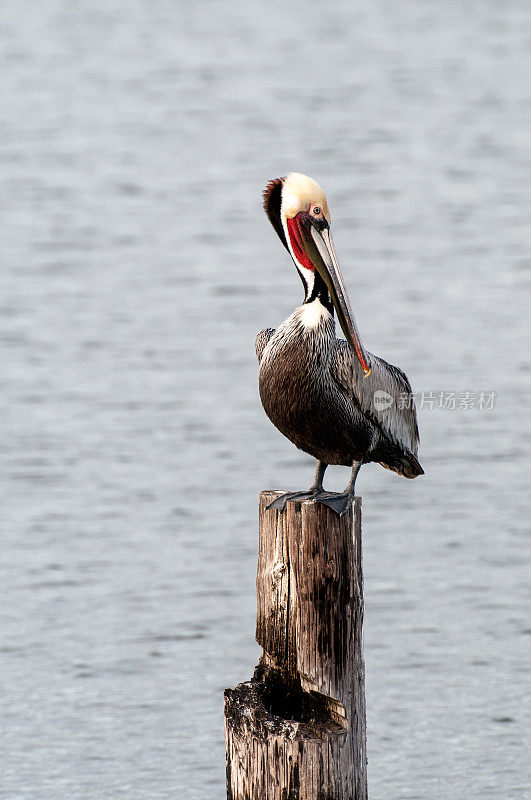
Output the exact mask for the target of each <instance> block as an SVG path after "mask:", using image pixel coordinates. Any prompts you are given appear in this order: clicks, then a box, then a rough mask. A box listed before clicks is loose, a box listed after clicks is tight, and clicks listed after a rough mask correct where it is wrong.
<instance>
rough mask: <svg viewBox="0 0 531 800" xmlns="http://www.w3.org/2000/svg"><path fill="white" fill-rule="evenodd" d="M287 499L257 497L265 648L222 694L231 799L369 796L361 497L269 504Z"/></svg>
mask: <svg viewBox="0 0 531 800" xmlns="http://www.w3.org/2000/svg"><path fill="white" fill-rule="evenodd" d="M278 494H279V492H270V491H269V492H261V494H260V511H259V516H260V539H259V551H258V571H257V578H256V589H257V598H258V613H257V621H256V639H257V641H258V643H259V644H260V645H261V646H262V647H263V649H264V650H263V655H262V657H261V659H260V662H259V664H258V666H257V667H256V669H255V673H254V676H253V678H252V679H251V680H250V681H248V682H246V683H241V684H239V685H238V686H237V687H236V688H235V689H227V690H226V691H225V742H226V763H227V798H228V800H366V798H367V769H366V762H367V758H366V745H365V680H364V674H365V673H364V663H363V656H362V622H363V590H362V568H361V499H360V498H359V497H356V498H355V501H354V505H353V509H352V511H349V512H347V513H346V514H344V515H343V516H342V517H339V516H338V515H337V514H335V513H334V512H333V511H332V510H331V509H329V508H328V507H327V506H324V505H322V504H320V503H315V502H313V501H303V502H299V501H297V502H289V503H288V505H287V510H286V511H285V512H284V513H280V512H278V511H274V510H269V511H268V510H267V509H266V506H267V505H268V503H270V502H271V501H272V500H273V499H274V498H275V497H276V496H277V495H278ZM353 523H354V525H353Z"/></svg>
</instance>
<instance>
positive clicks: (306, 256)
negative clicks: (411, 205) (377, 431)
mask: <svg viewBox="0 0 531 800" xmlns="http://www.w3.org/2000/svg"><path fill="white" fill-rule="evenodd" d="M264 209H265V212H266V214H267V216H268V217H269V220H270V222H271V224H272V225H273V227H274V229H275V230H276V232H277V234H278V236H279V238H280V240H281V242H282V244H283V245H284V247H285V248H286V250H287V251H288V252H289V254H290V255H291V257H292V259H293V262H294V264H295V266H296V267H297V270H298V272H299V275H300V276H301V278H302V282H303V284H304V288H305V292H306V297H305V303H308V302H312V301H313V300H315V299H316V298H317V297H318V296H319V295H318V291H319V284H320V283H321V281H320V279H322V281H323V282H324V284H322V283H321V285H324V286H326V289H327V290H328V292H329V293H330V297H331V299H332V303H333V304H334V307H335V309H336V312H337V318H338V320H339V324H340V325H341V328H342V330H343V333H344V334H345V338H346V340H347V342H348V343H349V344H350V346H351V348H352V350H353V352H354V353H356V355H357V357H358V359H359V362H360V364H361V367H362V369H363V372H364V374H365V375H370V373H371V367H370V364H369V359H368V356H367V353H366V352H365V349H364V347H363V345H362V343H361V339H360V335H359V333H358V329H357V328H356V323H355V321H354V315H353V313H352V309H351V307H350V301H349V299H348V294H347V290H346V288H345V284H344V281H343V276H342V275H341V270H340V269H339V264H338V261H337V256H336V252H335V249H334V245H333V242H332V237H331V235H330V211H329V210H328V203H327V201H326V195H325V193H324V192H323V190H322V189H321V187H320V186H319V184H318V183H316V181H314V180H313V178H309V177H308V176H307V175H302V174H301V173H300V172H290V173H289V175H287V176H286V177H285V178H276V179H275V180H272V181H269V183H268V185H267V187H266V189H265V191H264ZM317 276H318V277H317Z"/></svg>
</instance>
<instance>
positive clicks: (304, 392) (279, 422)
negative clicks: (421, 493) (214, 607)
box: [256, 172, 423, 514]
mask: <svg viewBox="0 0 531 800" xmlns="http://www.w3.org/2000/svg"><path fill="white" fill-rule="evenodd" d="M264 209H265V212H266V214H267V216H268V217H269V220H270V222H271V224H272V225H273V227H274V229H275V231H276V232H277V234H278V236H279V238H280V241H281V242H282V244H283V245H284V247H285V248H286V250H287V251H288V253H289V254H290V256H291V258H292V259H293V261H294V263H295V266H296V267H297V271H298V273H299V275H300V277H301V278H302V282H303V285H304V292H305V296H304V302H303V303H302V305H301V306H299V307H298V308H296V309H295V311H294V312H293V314H291V315H290V316H289V317H288V318H287V319H285V320H284V322H282V324H281V325H280V326H279V327H278V328H277V329H276V330H273V329H271V328H268V329H266V330H263V331H260V333H259V334H258V336H257V337H256V355H257V357H258V361H259V364H260V371H259V386H260V399H261V400H262V405H263V406H264V409H265V412H266V414H267V415H268V417H269V419H270V420H271V422H273V424H274V425H276V427H277V428H278V429H279V431H280V432H281V433H283V434H284V436H286V437H287V438H288V439H290V441H292V442H293V444H295V445H296V446H297V447H298V448H299V449H300V450H304V451H305V452H306V453H309V454H310V455H312V456H313V457H314V458H316V459H317V471H316V473H315V479H314V482H313V484H312V486H311V487H310V489H309V490H308V491H306V492H288V493H287V494H283V495H281V496H280V497H278V498H276V499H275V500H274V501H273V503H271V507H273V508H277V509H280V510H283V509H284V508H285V507H286V502H287V501H288V500H295V499H304V498H313V499H315V500H318V501H319V502H322V503H325V504H326V505H328V506H330V507H331V508H332V509H334V510H335V511H336V512H337V513H338V514H342V513H344V512H345V511H346V510H347V509H348V508H349V506H350V504H351V502H352V499H353V497H354V488H355V482H356V476H357V474H358V471H359V469H360V467H361V465H362V464H366V463H368V462H370V461H376V462H379V463H380V464H381V465H382V466H383V467H386V468H387V469H390V470H392V471H393V472H397V473H398V474H399V475H403V476H404V477H405V478H415V477H417V475H422V474H423V469H422V467H421V466H420V464H419V462H418V461H417V449H418V443H419V434H418V427H417V415H416V411H415V406H414V403H413V401H412V397H411V386H410V384H409V381H408V379H407V377H406V376H405V375H404V373H403V372H402V370H400V369H398V367H393V366H392V365H391V364H388V363H387V362H386V361H384V360H383V359H381V358H378V357H377V356H373V355H371V354H370V353H368V352H367V351H366V350H365V348H364V347H363V345H362V343H361V339H360V335H359V333H358V329H357V327H356V323H355V321H354V316H353V314H352V310H351V307H350V302H349V298H348V295H347V291H346V288H345V284H344V282H343V277H342V275H341V272H340V269H339V264H338V261H337V257H336V253H335V249H334V246H333V243H332V238H331V235H330V212H329V210H328V204H327V202H326V197H325V194H324V192H323V190H322V189H321V187H320V186H319V185H318V184H317V183H316V182H315V181H314V180H312V178H309V177H307V176H306V175H301V174H300V173H298V172H291V173H290V174H289V175H287V177H285V178H277V179H276V180H272V181H270V182H269V184H268V185H267V187H266V189H265V191H264ZM334 308H335V310H336V312H337V317H338V321H339V324H340V325H341V328H342V330H343V333H344V335H345V338H346V341H344V340H342V339H336V336H335V322H334ZM328 464H342V465H343V466H349V467H352V473H351V478H350V481H349V483H348V486H347V488H346V489H345V491H344V492H343V493H342V494H337V493H332V492H325V491H324V489H323V477H324V473H325V470H326V468H327V466H328Z"/></svg>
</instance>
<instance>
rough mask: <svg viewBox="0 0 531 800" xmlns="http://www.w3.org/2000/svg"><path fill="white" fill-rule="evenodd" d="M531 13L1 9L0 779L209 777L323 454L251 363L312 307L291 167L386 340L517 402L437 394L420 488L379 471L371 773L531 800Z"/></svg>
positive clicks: (220, 7)
mask: <svg viewBox="0 0 531 800" xmlns="http://www.w3.org/2000/svg"><path fill="white" fill-rule="evenodd" d="M530 25H531V10H530V8H529V4H528V3H527V2H525V1H524V0H520V1H518V0H514V2H513V0H509V2H506V3H502V2H483V3H480V4H479V3H471V2H453V0H450V2H446V3H442V2H438V3H436V2H431V3H428V2H422V0H404V2H402V3H395V2H391V1H390V0H389V2H385V1H384V0H377V1H376V2H373V3H368V2H361V0H356V2H353V0H349V1H347V0H344V1H343V2H337V3H333V4H331V5H330V6H323V5H321V6H320V5H315V4H313V5H312V4H307V3H303V2H300V0H292V2H290V3H289V4H285V3H280V2H278V1H277V2H270V3H268V4H260V3H253V2H251V3H247V4H244V3H243V2H240V3H238V2H235V0H232V2H230V0H229V2H228V3H226V4H220V3H214V2H204V1H203V0H201V1H200V2H196V3H194V4H190V3H184V2H178V0H172V2H170V1H169V0H167V1H166V2H165V1H164V0H154V1H153V2H150V3H148V2H145V1H144V2H141V1H140V0H133V1H132V2H125V0H105V1H104V0H91V2H90V3H88V2H80V1H77V2H76V0H74V1H72V0H69V2H66V0H42V2H40V3H31V2H29V0H17V2H14V0H11V2H8V3H7V4H4V8H3V13H2V22H1V26H0V45H1V56H0V66H1V69H0V89H1V96H2V101H3V109H4V113H3V115H2V117H3V118H2V123H1V127H0V160H1V168H2V169H1V174H2V186H1V190H0V202H1V207H2V213H1V216H0V232H1V241H2V251H1V255H0V258H1V277H0V279H1V282H2V297H1V309H0V311H1V341H2V353H3V355H2V361H3V370H2V396H3V399H4V400H5V406H4V410H3V424H4V435H3V437H2V444H1V446H0V447H1V455H2V461H3V474H4V476H5V478H6V481H5V493H4V496H3V500H2V515H1V518H2V560H1V562H2V575H1V581H0V610H1V617H2V623H1V630H2V633H1V645H0V647H1V672H0V674H1V682H2V684H3V689H2V692H1V694H0V703H1V713H0V718H1V720H2V724H1V726H0V737H1V751H2V755H1V773H2V776H1V785H0V797H1V798H3V799H4V798H5V800H29V799H30V798H35V799H36V800H37V799H38V800H50V798H53V799H54V800H63V799H64V800H66V798H68V800H78V798H90V799H91V800H92V798H94V799H95V798H109V799H110V798H121V797H124V798H128V800H135V799H136V800H154V799H155V798H156V800H164V799H165V798H171V799H172V800H174V799H175V800H222V798H223V797H224V748H223V732H222V690H223V689H224V688H225V687H226V686H231V685H235V684H236V683H237V682H238V681H240V680H245V679H247V678H248V677H249V676H250V674H251V671H252V668H253V666H254V664H255V662H256V661H257V658H258V655H259V651H258V647H257V645H256V644H255V643H254V641H253V633H254V616H255V590H254V579H255V568H256V545H257V523H256V507H257V494H258V491H259V490H260V489H261V488H265V487H275V488H276V487H285V488H297V487H304V486H307V485H308V484H309V482H310V480H311V477H312V474H313V465H312V462H311V459H310V458H309V457H306V456H305V455H304V454H302V453H299V452H297V451H296V450H295V448H293V446H292V445H290V443H289V442H287V441H286V440H284V439H283V438H282V437H281V436H280V434H278V433H277V432H276V430H275V429H274V428H273V427H272V426H271V425H270V423H269V422H268V420H267V419H266V417H265V415H264V413H263V411H262V409H261V407H260V404H259V400H258V396H257V388H256V371H257V367H256V364H255V361H254V353H253V341H254V335H255V333H256V331H258V330H259V329H260V328H262V327H265V326H269V325H276V324H278V322H279V321H280V320H282V319H283V318H284V317H285V316H287V314H288V313H290V311H291V310H292V308H293V307H294V305H295V304H297V303H298V302H299V300H300V297H301V287H300V282H299V280H298V278H297V276H296V274H295V270H294V269H293V268H292V267H291V266H290V263H289V261H288V259H287V257H286V254H285V253H284V251H283V249H282V247H281V246H280V244H279V242H278V241H277V240H276V238H275V235H274V232H273V231H272V229H271V228H270V226H269V224H268V223H267V220H266V219H265V217H264V215H263V213H262V211H261V208H260V192H261V189H262V188H263V186H264V184H265V181H266V179H268V178H270V177H276V176H278V175H282V174H284V173H285V172H286V171H288V170H290V169H299V170H302V171H305V172H308V173H310V174H311V175H313V176H314V177H315V178H317V179H318V180H319V181H320V182H321V183H322V184H323V186H324V187H325V190H326V191H327V194H328V199H329V202H330V206H331V209H332V214H333V230H334V236H335V241H336V248H337V250H338V254H339V257H340V262H341V264H342V266H343V272H344V275H345V279H346V281H347V284H348V286H349V288H350V294H351V301H352V305H353V308H354V311H355V313H356V316H357V319H358V323H359V327H360V330H361V332H362V334H363V337H364V341H365V343H366V345H367V347H368V348H369V349H370V350H372V351H373V352H375V353H378V354H380V355H382V356H384V357H385V358H387V359H389V360H390V361H392V362H394V363H397V364H399V365H400V366H402V367H403V368H404V369H405V370H406V372H407V373H408V375H409V377H410V379H411V381H412V383H413V385H414V388H415V389H416V390H418V391H424V392H435V393H437V392H451V391H456V392H465V391H468V392H476V393H477V392H480V391H488V392H490V391H495V392H496V393H497V396H496V404H495V408H494V409H493V410H488V409H484V410H482V411H480V410H470V411H466V410H464V409H455V410H451V409H450V410H442V409H437V408H434V409H430V408H428V407H424V408H423V409H421V411H420V425H421V434H422V449H421V456H422V463H423V466H424V468H425V470H426V477H425V478H421V479H419V480H417V481H414V482H410V481H404V480H401V479H399V478H397V477H395V476H394V475H391V474H390V473H388V472H386V471H384V470H382V469H381V468H380V467H378V466H376V465H370V466H368V467H366V468H364V470H362V473H361V475H360V477H359V480H358V491H359V492H360V493H361V494H362V495H363V502H364V552H365V596H366V621H365V657H366V668H367V708H368V752H369V788H370V796H371V798H372V800H388V799H389V798H408V800H414V799H415V798H418V800H439V798H441V797H443V796H444V797H445V798H448V800H464V798H466V800H486V799H487V798H499V797H502V796H503V797H504V798H506V799H507V800H516V798H518V799H519V798H525V797H530V796H531V793H530V789H529V786H530V774H529V766H528V765H529V762H530V759H529V749H528V748H529V739H528V738H527V740H526V737H528V735H529V726H530V724H531V722H530V714H529V710H530V709H529V696H530V689H531V687H530V663H531V652H530V650H531V648H530V643H531V636H530V635H531V621H530V602H529V600H530V598H529V576H530V566H531V564H530V561H531V559H530V553H529V544H528V542H529V521H528V520H529V507H528V496H529V488H528V487H529V458H528V455H529V447H530V425H529V421H528V420H529V412H530V400H529V397H530V391H531V367H530V362H529V357H528V354H529V352H528V348H529V345H528V343H529V324H528V320H529V305H530V293H529V284H530V277H531V248H530V244H531V234H530V224H529V223H530V217H529V209H530V206H531V155H530V138H529V137H530V133H529V132H530V129H531V82H530V80H529V75H530V71H531V58H530V30H531V27H530ZM476 397H477V396H476ZM331 473H332V474H331V477H330V478H329V485H330V486H332V487H333V488H340V487H342V485H343V484H344V483H345V482H346V480H347V474H346V473H347V471H346V470H341V469H335V470H331Z"/></svg>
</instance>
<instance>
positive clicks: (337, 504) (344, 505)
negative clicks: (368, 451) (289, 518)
mask: <svg viewBox="0 0 531 800" xmlns="http://www.w3.org/2000/svg"><path fill="white" fill-rule="evenodd" d="M361 464H362V462H361V461H355V462H354V464H353V465H352V472H351V475H350V481H349V483H348V486H347V488H346V489H345V491H344V492H341V494H334V493H332V492H323V493H322V494H320V495H318V496H317V497H316V498H315V499H316V500H318V501H319V502H320V503H324V504H325V506H328V507H329V508H331V509H332V510H333V511H335V512H336V513H337V514H339V515H340V516H341V514H344V513H345V511H347V510H348V509H349V508H350V506H351V505H352V501H353V500H354V495H355V493H356V488H355V487H356V478H357V477H358V472H359V471H360V467H361Z"/></svg>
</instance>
